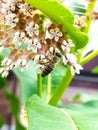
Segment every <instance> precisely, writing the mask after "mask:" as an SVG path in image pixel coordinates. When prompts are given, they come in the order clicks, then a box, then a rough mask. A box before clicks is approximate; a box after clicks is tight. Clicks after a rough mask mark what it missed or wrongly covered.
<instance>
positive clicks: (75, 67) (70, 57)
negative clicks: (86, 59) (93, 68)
mask: <svg viewBox="0 0 98 130" xmlns="http://www.w3.org/2000/svg"><path fill="white" fill-rule="evenodd" d="M63 63H64V64H65V65H67V64H68V65H69V66H70V68H71V73H72V75H74V74H75V73H77V74H79V73H80V70H83V67H82V66H81V65H79V64H77V59H76V56H75V55H74V54H72V53H67V54H66V56H63Z"/></svg>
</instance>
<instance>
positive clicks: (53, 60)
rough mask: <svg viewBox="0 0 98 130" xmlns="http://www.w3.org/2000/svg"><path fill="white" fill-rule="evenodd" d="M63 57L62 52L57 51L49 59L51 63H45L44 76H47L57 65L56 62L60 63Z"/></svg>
mask: <svg viewBox="0 0 98 130" xmlns="http://www.w3.org/2000/svg"><path fill="white" fill-rule="evenodd" d="M60 58H61V54H60V53H58V52H56V53H55V55H54V56H53V58H51V60H49V63H48V64H46V65H45V67H44V69H43V71H42V77H45V76H47V75H48V74H50V73H51V72H52V70H53V69H54V67H55V64H56V63H58V61H59V59H60Z"/></svg>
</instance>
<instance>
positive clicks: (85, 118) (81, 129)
mask: <svg viewBox="0 0 98 130" xmlns="http://www.w3.org/2000/svg"><path fill="white" fill-rule="evenodd" d="M26 110H27V113H28V122H29V128H28V130H97V129H98V100H96V101H92V102H88V103H85V104H81V105H76V104H74V105H69V106H66V108H55V107H52V106H50V105H48V104H45V103H44V102H43V101H42V100H41V99H40V98H39V97H38V96H36V95H33V96H32V97H30V98H29V99H28V101H27V104H26Z"/></svg>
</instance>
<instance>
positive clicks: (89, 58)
mask: <svg viewBox="0 0 98 130" xmlns="http://www.w3.org/2000/svg"><path fill="white" fill-rule="evenodd" d="M97 55H98V50H95V51H94V52H92V53H91V54H89V55H88V56H87V57H85V58H84V59H83V60H82V61H81V62H80V64H81V65H85V64H86V63H88V62H89V61H90V60H92V59H93V58H94V57H96V56H97Z"/></svg>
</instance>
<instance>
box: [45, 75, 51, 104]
mask: <svg viewBox="0 0 98 130" xmlns="http://www.w3.org/2000/svg"><path fill="white" fill-rule="evenodd" d="M46 93H47V95H46V96H47V97H46V102H49V100H50V97H51V74H49V75H48V82H47V92H46Z"/></svg>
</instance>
